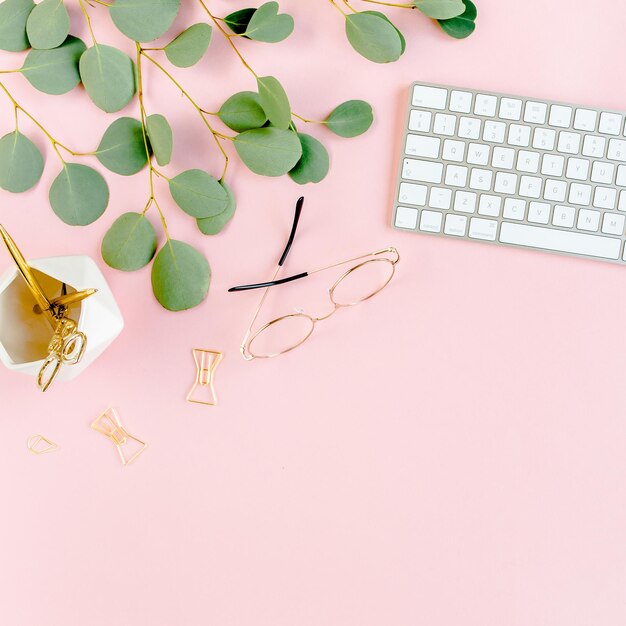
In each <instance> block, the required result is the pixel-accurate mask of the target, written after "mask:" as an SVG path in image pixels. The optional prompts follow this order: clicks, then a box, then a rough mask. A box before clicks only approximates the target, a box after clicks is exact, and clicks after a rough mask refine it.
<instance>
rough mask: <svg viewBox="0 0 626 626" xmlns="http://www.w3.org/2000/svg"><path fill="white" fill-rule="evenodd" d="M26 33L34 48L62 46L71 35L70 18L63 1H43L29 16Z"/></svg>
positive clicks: (47, 48)
mask: <svg viewBox="0 0 626 626" xmlns="http://www.w3.org/2000/svg"><path fill="white" fill-rule="evenodd" d="M26 33H27V34H28V40H29V41H30V45H31V46H32V47H33V48H40V49H42V50H49V49H50V48H56V47H57V46H60V45H61V44H62V43H63V42H64V41H65V38H66V37H67V36H68V35H69V34H70V16H69V14H68V12H67V9H66V8H65V5H64V4H63V0H42V1H41V2H40V3H39V4H38V5H37V6H36V7H35V8H34V9H33V10H32V12H31V14H30V15H29V16H28V21H27V22H26Z"/></svg>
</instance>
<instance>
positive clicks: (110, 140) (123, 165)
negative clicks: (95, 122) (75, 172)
mask: <svg viewBox="0 0 626 626" xmlns="http://www.w3.org/2000/svg"><path fill="white" fill-rule="evenodd" d="M96 157H97V158H98V161H100V163H102V165H104V167H106V168H107V169H108V170H111V171H112V172H115V173H116V174H121V175H122V176H131V175H132V174H136V173H137V172H138V171H139V170H141V169H142V168H143V167H144V165H145V164H146V163H147V162H148V157H147V156H146V144H145V142H144V138H143V128H142V126H141V122H140V121H139V120H136V119H134V118H132V117H120V118H119V119H117V120H115V121H114V122H113V123H112V124H111V125H110V126H109V127H108V128H107V129H106V131H105V132H104V135H103V136H102V140H101V141H100V145H99V146H98V149H97V150H96Z"/></svg>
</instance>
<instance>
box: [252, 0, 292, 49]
mask: <svg viewBox="0 0 626 626" xmlns="http://www.w3.org/2000/svg"><path fill="white" fill-rule="evenodd" d="M292 32H293V17H291V15H288V14H287V13H281V14H280V15H279V14H278V2H266V3H265V4H262V5H261V6H260V7H259V8H258V9H257V10H256V11H255V12H254V15H253V16H252V18H251V19H250V22H249V23H248V27H247V28H246V30H245V35H246V37H249V38H250V39H254V40H256V41H265V42H267V43H276V42H278V41H282V40H283V39H287V37H289V35H291V33H292Z"/></svg>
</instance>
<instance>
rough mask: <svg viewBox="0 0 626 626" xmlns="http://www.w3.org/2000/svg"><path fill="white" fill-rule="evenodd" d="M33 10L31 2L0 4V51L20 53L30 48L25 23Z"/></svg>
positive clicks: (14, 0) (15, 0) (31, 0)
mask: <svg viewBox="0 0 626 626" xmlns="http://www.w3.org/2000/svg"><path fill="white" fill-rule="evenodd" d="M34 8H35V3H34V2H33V0H4V2H3V3H2V4H0V50H8V51H9V52H20V51H21V50H26V48H29V47H30V44H29V42H28V37H27V36H26V21H27V20H28V16H29V15H30V12H31V11H32V10H33V9H34Z"/></svg>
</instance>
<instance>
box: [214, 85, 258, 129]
mask: <svg viewBox="0 0 626 626" xmlns="http://www.w3.org/2000/svg"><path fill="white" fill-rule="evenodd" d="M218 115H219V118H220V119H221V120H222V122H224V124H226V126H228V128H232V129H233V130H235V131H237V132H238V133H242V132H243V131H244V130H250V129H251V128H261V126H263V124H265V122H267V115H266V114H265V111H264V110H263V107H262V106H261V100H260V98H259V94H258V93H256V92H254V91H240V92H239V93H236V94H234V95H232V96H231V97H230V98H228V100H226V102H224V104H223V105H222V108H221V109H220V110H219V112H218Z"/></svg>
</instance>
